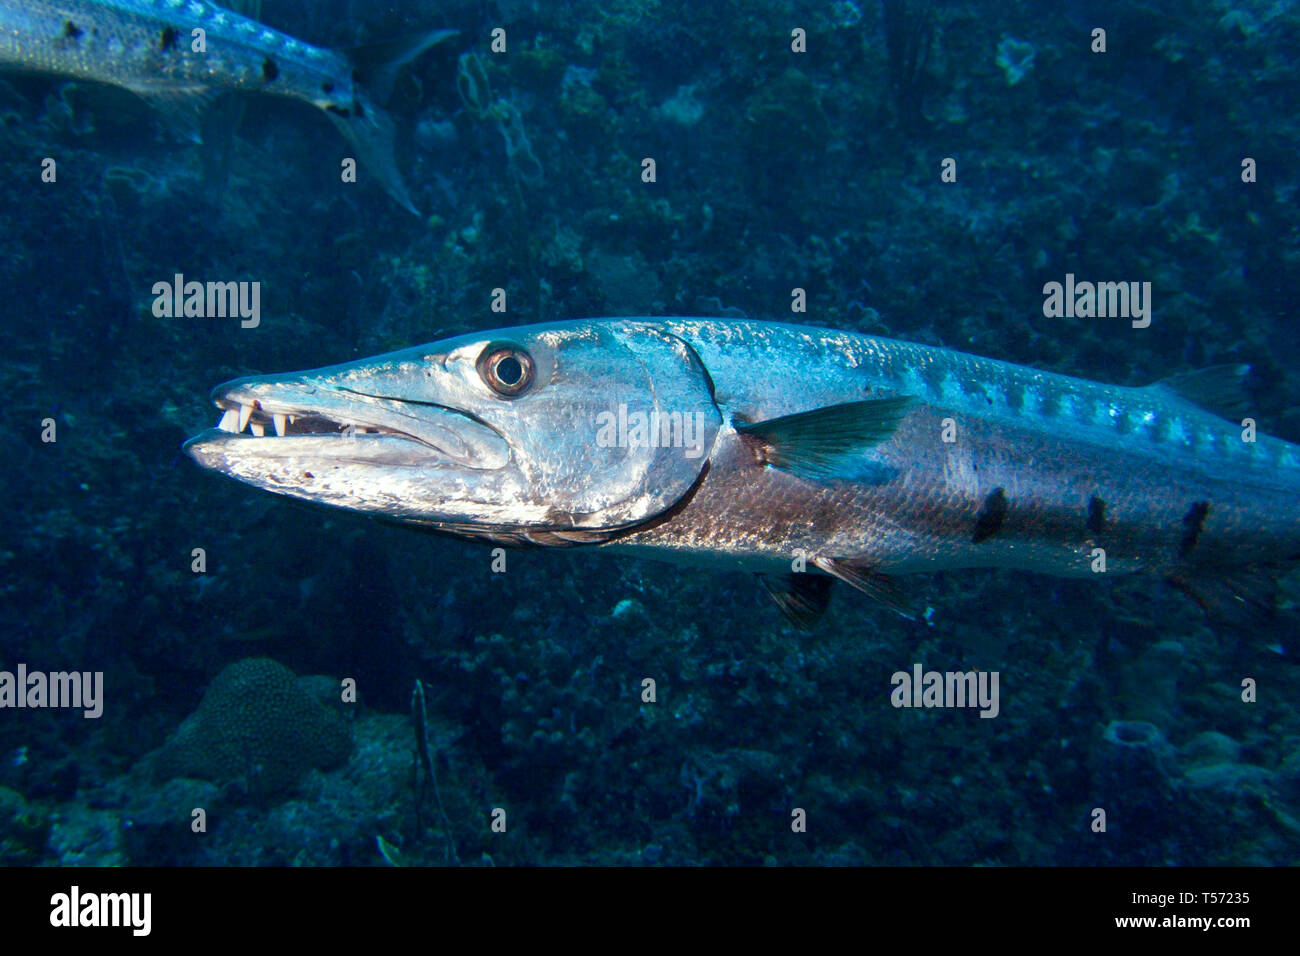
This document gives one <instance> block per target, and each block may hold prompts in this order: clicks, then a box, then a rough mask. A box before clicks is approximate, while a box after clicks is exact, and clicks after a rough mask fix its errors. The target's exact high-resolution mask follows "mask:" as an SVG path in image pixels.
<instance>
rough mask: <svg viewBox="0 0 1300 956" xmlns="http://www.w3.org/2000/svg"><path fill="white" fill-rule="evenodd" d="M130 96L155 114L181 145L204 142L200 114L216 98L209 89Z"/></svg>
mask: <svg viewBox="0 0 1300 956" xmlns="http://www.w3.org/2000/svg"><path fill="white" fill-rule="evenodd" d="M132 92H133V93H135V94H136V95H137V96H139V97H140V98H141V99H142V100H144V101H145V102H146V103H148V104H149V105H150V106H151V107H153V108H154V109H155V110H157V112H158V114H159V116H160V117H161V119H162V123H163V125H164V126H165V127H166V129H167V132H168V133H170V134H171V135H172V136H173V137H175V138H176V140H177V141H178V142H182V143H202V142H203V114H204V113H205V112H206V110H207V108H208V105H209V104H210V103H211V102H212V101H213V100H214V99H216V97H217V92H215V91H213V90H208V89H192V90H180V91H177V90H157V89H153V88H150V87H145V88H133V89H132Z"/></svg>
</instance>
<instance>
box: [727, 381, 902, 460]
mask: <svg viewBox="0 0 1300 956" xmlns="http://www.w3.org/2000/svg"><path fill="white" fill-rule="evenodd" d="M914 401H915V399H913V398H912V396H910V395H902V396H898V397H895V398H876V399H870V400H868V401H863V402H846V403H844V404H842V405H828V406H827V407H825V408H814V409H813V410H812V411H807V412H797V413H795V414H793V415H783V416H782V417H780V418H772V419H769V420H767V421H765V422H740V423H737V425H736V431H738V432H739V433H740V434H741V435H744V436H747V437H749V438H750V439H751V440H752V441H754V442H755V443H757V445H758V448H757V449H756V451H757V454H758V459H759V460H760V461H761V462H763V463H764V464H766V465H771V466H772V467H773V468H781V469H784V470H786V471H789V472H791V473H792V474H796V475H798V476H799V477H801V478H807V479H809V480H812V481H826V480H835V479H841V480H863V479H866V480H872V479H875V480H882V479H885V480H887V477H888V476H886V475H883V474H877V472H878V471H879V470H880V469H879V467H878V466H877V467H876V468H874V469H873V463H871V462H869V461H866V460H864V459H863V458H862V455H863V453H865V452H867V451H869V450H871V449H872V448H874V447H875V446H876V445H878V444H880V443H881V442H883V441H885V440H886V439H887V438H889V437H890V436H891V435H893V434H894V432H895V431H897V429H898V425H899V423H900V422H901V421H902V420H903V416H904V415H906V414H907V410H908V409H909V408H910V407H911V406H912V404H913V402H914Z"/></svg>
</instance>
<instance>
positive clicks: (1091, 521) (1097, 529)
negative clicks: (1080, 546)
mask: <svg viewBox="0 0 1300 956" xmlns="http://www.w3.org/2000/svg"><path fill="white" fill-rule="evenodd" d="M1105 528H1106V502H1104V501H1102V500H1101V499H1100V498H1098V497H1097V496H1096V495H1093V496H1092V497H1091V498H1089V499H1088V530H1089V531H1091V532H1092V533H1093V534H1101V533H1102V531H1104V530H1105Z"/></svg>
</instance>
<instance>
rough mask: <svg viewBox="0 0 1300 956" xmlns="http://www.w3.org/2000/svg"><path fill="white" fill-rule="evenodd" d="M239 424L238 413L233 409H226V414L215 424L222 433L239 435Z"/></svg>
mask: <svg viewBox="0 0 1300 956" xmlns="http://www.w3.org/2000/svg"><path fill="white" fill-rule="evenodd" d="M238 422H239V412H237V411H235V410H234V409H233V408H228V409H226V413H225V414H224V415H222V416H221V421H219V422H217V427H218V428H220V429H221V430H222V431H223V432H234V433H235V434H239V428H238V427H237V423H238Z"/></svg>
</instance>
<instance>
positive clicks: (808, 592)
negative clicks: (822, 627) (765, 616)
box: [758, 574, 835, 631]
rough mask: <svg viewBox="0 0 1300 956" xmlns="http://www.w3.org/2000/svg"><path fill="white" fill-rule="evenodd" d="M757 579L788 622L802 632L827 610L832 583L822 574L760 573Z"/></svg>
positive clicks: (810, 627) (809, 628) (830, 579)
mask: <svg viewBox="0 0 1300 956" xmlns="http://www.w3.org/2000/svg"><path fill="white" fill-rule="evenodd" d="M758 580H759V583H760V584H762V585H763V588H764V590H766V591H767V593H768V594H770V595H771V596H772V600H773V601H775V602H776V606H777V607H778V608H780V609H781V613H782V614H784V615H785V616H786V618H787V619H789V621H790V623H792V624H793V625H794V626H795V627H797V628H800V629H801V630H805V631H808V630H812V626H813V625H814V624H816V623H817V622H818V621H819V620H820V619H821V616H822V615H823V614H825V613H826V608H827V606H828V605H829V604H830V603H831V589H832V588H833V587H834V586H835V579H834V578H828V577H826V576H825V575H824V574H760V575H759V576H758Z"/></svg>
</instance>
